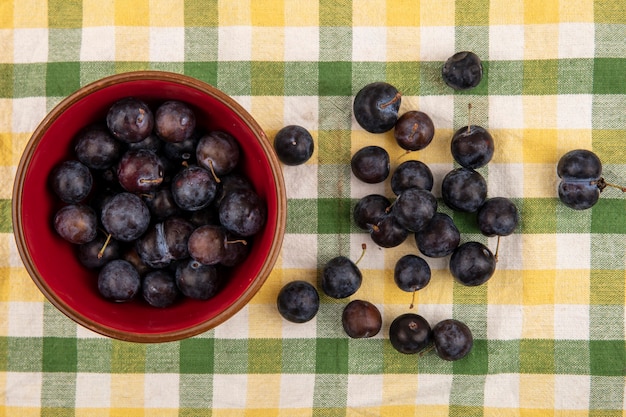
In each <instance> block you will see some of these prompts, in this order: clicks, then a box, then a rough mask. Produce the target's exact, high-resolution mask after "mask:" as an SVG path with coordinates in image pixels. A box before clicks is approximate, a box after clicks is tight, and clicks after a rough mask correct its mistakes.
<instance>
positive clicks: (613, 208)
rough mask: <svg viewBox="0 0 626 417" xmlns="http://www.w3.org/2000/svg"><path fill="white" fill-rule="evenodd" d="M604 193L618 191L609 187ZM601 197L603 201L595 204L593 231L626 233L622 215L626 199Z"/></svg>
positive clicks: (592, 221)
mask: <svg viewBox="0 0 626 417" xmlns="http://www.w3.org/2000/svg"><path fill="white" fill-rule="evenodd" d="M603 193H604V194H605V195H606V194H612V193H617V191H614V190H612V189H610V188H608V189H605V191H604V192H603ZM607 197H608V196H607ZM600 198H601V201H599V202H598V203H597V204H596V205H595V206H593V211H592V220H591V231H592V232H593V233H619V234H624V233H626V224H624V221H623V216H620V213H621V212H623V211H624V209H625V208H626V200H624V199H623V198H618V199H613V198H603V197H600Z"/></svg>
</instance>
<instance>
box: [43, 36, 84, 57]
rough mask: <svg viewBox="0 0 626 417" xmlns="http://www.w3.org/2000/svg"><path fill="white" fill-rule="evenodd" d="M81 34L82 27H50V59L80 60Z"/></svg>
mask: <svg viewBox="0 0 626 417" xmlns="http://www.w3.org/2000/svg"><path fill="white" fill-rule="evenodd" d="M81 35H82V32H81V30H80V29H50V31H49V32H48V61H50V62H73V61H79V60H80V43H81Z"/></svg>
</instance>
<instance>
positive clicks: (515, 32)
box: [489, 25, 593, 61]
mask: <svg viewBox="0 0 626 417" xmlns="http://www.w3.org/2000/svg"><path fill="white" fill-rule="evenodd" d="M592 39H593V37H592ZM489 59H491V60H494V61H519V60H522V59H524V26H522V25H503V26H489Z"/></svg>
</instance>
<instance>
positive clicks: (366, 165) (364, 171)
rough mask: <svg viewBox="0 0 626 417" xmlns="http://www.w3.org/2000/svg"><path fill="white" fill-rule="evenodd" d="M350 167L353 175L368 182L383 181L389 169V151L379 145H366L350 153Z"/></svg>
mask: <svg viewBox="0 0 626 417" xmlns="http://www.w3.org/2000/svg"><path fill="white" fill-rule="evenodd" d="M350 167H351V169H352V173H353V174H354V176H355V177H357V178H358V179H360V180H361V181H363V182H366V183H368V184H376V183H379V182H383V181H384V180H385V179H387V177H388V176H389V172H390V170H391V168H390V163H389V153H388V152H387V151H386V150H385V149H384V148H381V147H380V146H375V145H371V146H366V147H364V148H361V149H359V150H358V151H356V153H355V154H354V155H352V159H351V161H350Z"/></svg>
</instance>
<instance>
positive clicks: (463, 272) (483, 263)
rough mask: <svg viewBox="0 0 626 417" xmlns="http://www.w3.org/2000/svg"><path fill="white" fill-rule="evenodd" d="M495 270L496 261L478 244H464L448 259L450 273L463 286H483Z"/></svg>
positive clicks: (486, 249)
mask: <svg viewBox="0 0 626 417" xmlns="http://www.w3.org/2000/svg"><path fill="white" fill-rule="evenodd" d="M495 270H496V259H495V257H494V255H493V253H491V251H490V250H489V248H487V247H486V246H485V245H483V244H482V243H480V242H466V243H463V244H462V245H460V246H459V247H457V248H456V249H455V250H454V252H453V253H452V256H451V257H450V272H451V273H452V276H453V277H454V278H456V279H457V280H458V282H460V283H461V284H463V285H467V286H476V285H481V284H484V283H485V282H487V281H488V280H489V278H491V276H492V275H493V273H494V272H495Z"/></svg>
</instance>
